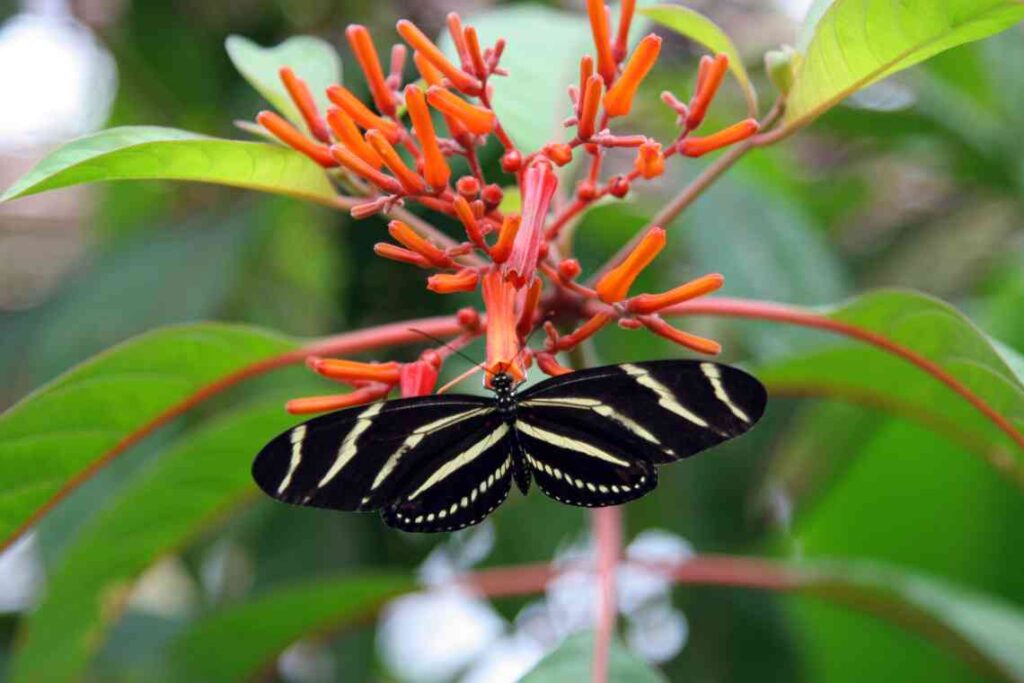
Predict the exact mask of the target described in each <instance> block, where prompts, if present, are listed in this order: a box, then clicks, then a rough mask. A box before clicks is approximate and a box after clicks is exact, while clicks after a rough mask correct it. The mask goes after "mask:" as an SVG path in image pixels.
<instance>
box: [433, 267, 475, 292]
mask: <svg viewBox="0 0 1024 683" xmlns="http://www.w3.org/2000/svg"><path fill="white" fill-rule="evenodd" d="M479 283H480V273H478V272H477V271H476V270H475V269H473V268H463V269H462V270H460V271H459V272H457V273H455V274H451V273H438V274H437V275H431V276H430V277H429V278H427V289H429V290H430V291H431V292H436V293H437V294H455V293H456V292H472V291H473V290H475V289H476V286H477V285H478V284H479Z"/></svg>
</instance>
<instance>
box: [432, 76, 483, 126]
mask: <svg viewBox="0 0 1024 683" xmlns="http://www.w3.org/2000/svg"><path fill="white" fill-rule="evenodd" d="M427 101H428V102H430V104H431V105H433V106H434V108H435V109H437V110H438V111H440V112H441V113H443V114H447V115H448V116H451V117H452V118H454V119H457V120H458V121H459V123H461V124H462V125H464V126H465V127H466V129H467V130H469V131H470V132H471V133H475V134H477V135H487V134H488V133H490V132H491V131H493V130H494V127H495V125H497V123H498V117H496V116H495V115H494V112H493V111H491V110H490V109H484V108H483V107H478V106H476V105H474V104H470V103H469V102H467V101H466V100H464V99H462V98H461V97H459V96H458V95H456V94H455V93H452V92H449V91H448V90H445V89H444V88H440V87H438V86H436V85H435V86H431V87H430V89H429V90H427Z"/></svg>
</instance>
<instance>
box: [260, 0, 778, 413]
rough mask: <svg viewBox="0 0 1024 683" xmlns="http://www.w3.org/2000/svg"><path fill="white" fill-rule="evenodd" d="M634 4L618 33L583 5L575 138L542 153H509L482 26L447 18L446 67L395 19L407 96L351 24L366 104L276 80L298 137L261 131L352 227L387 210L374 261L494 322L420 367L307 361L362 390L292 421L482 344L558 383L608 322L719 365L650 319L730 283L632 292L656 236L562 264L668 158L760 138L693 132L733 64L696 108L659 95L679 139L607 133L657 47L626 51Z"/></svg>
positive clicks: (707, 85) (278, 125) (265, 116)
mask: <svg viewBox="0 0 1024 683" xmlns="http://www.w3.org/2000/svg"><path fill="white" fill-rule="evenodd" d="M634 6H635V3H633V2H628V1H627V2H623V3H622V7H621V13H620V15H619V17H618V23H617V30H616V31H615V32H614V35H613V32H612V18H611V13H610V10H609V9H608V7H607V6H606V4H605V3H604V2H603V1H601V0H588V2H587V8H588V13H589V19H590V25H591V28H592V32H593V37H594V47H595V55H596V56H590V55H587V56H584V57H583V58H582V59H581V60H580V71H579V81H578V82H577V83H573V84H571V85H570V86H569V87H568V95H569V99H568V103H567V104H568V105H569V107H570V108H571V109H570V115H569V116H568V118H566V120H565V127H566V128H567V129H570V130H571V131H572V132H573V133H572V134H571V139H570V140H569V141H568V142H564V141H552V142H550V143H549V144H547V145H545V146H543V147H542V148H541V149H539V150H522V149H520V148H519V147H517V146H516V144H515V142H514V140H513V138H512V136H511V135H510V134H509V133H508V131H506V130H505V129H504V128H503V126H502V123H501V120H500V118H499V116H498V114H497V113H496V112H495V110H494V108H493V107H492V94H493V88H494V85H493V80H494V78H495V77H497V76H505V75H507V73H506V71H505V70H504V69H503V68H502V67H501V58H502V54H503V52H504V50H505V42H504V41H503V40H498V41H497V42H496V43H495V44H494V45H493V46H490V47H486V48H485V47H483V46H482V45H481V44H480V39H479V36H478V35H477V32H476V30H475V29H474V27H473V26H464V25H463V23H462V20H461V19H460V17H459V15H458V14H455V13H452V14H450V15H448V20H447V28H448V32H449V34H450V36H451V40H452V44H453V45H454V51H455V52H456V53H457V55H458V57H457V59H456V60H454V61H453V60H451V59H449V58H448V57H447V56H446V55H445V53H444V52H443V51H442V50H441V49H439V48H438V46H437V45H436V44H435V43H434V42H433V41H432V40H431V39H430V38H429V37H427V35H426V34H424V33H423V31H421V30H420V29H419V28H418V27H417V26H416V25H414V24H413V23H411V22H409V21H405V20H403V21H399V22H398V25H397V29H398V33H399V35H400V36H401V37H402V39H403V40H404V41H405V43H406V44H408V46H409V48H411V50H412V62H413V64H414V65H415V68H416V70H417V71H418V73H419V76H420V77H421V79H422V81H421V82H417V83H411V84H404V80H403V79H404V74H405V71H406V69H405V66H406V61H407V57H408V54H409V49H408V48H407V47H406V46H405V45H402V44H397V45H395V46H394V47H392V49H391V54H390V63H389V65H388V71H387V73H386V74H385V72H384V69H383V66H382V64H381V61H380V58H379V56H378V53H377V50H376V47H375V46H374V42H373V39H372V37H371V36H370V33H369V31H368V30H367V29H366V28H365V27H364V26H359V25H353V26H350V27H349V28H348V30H347V31H346V35H347V38H348V41H349V44H350V46H351V48H352V51H353V53H354V54H355V57H356V59H357V61H358V62H359V66H360V67H361V69H362V72H363V74H364V76H365V78H366V82H367V85H368V89H369V92H370V95H371V98H372V106H368V105H367V104H364V103H363V102H362V101H360V99H358V98H357V97H356V96H355V95H354V94H353V93H352V92H351V91H349V90H348V89H347V88H345V87H343V86H341V85H334V86H331V87H330V88H328V90H327V93H326V94H327V97H328V99H329V100H330V102H331V103H332V105H333V106H331V107H330V108H329V109H328V111H327V112H321V111H320V110H319V109H318V108H317V106H316V104H315V101H314V99H313V97H312V94H311V93H310V91H309V88H308V86H307V85H306V83H305V82H304V81H303V80H302V79H301V78H300V77H299V76H297V75H296V74H295V73H294V72H293V71H292V70H291V69H288V68H284V69H282V70H281V73H280V75H281V79H282V81H283V83H284V85H285V87H286V88H287V90H288V92H289V93H290V95H291V97H292V99H293V100H294V102H295V105H296V107H297V108H298V110H299V112H300V113H301V115H302V119H303V121H304V123H305V128H306V130H305V131H300V130H299V129H297V128H296V127H295V126H293V125H292V124H291V123H289V122H288V121H286V120H285V119H283V118H282V117H280V116H278V115H277V114H275V113H272V112H262V113H260V114H259V116H258V117H257V120H258V122H259V123H260V124H261V125H262V126H263V127H264V128H265V129H266V130H267V131H269V132H270V133H271V134H272V135H274V136H275V137H277V138H278V139H279V140H280V141H282V142H283V143H285V144H287V145H290V146H291V147H293V148H295V149H296V150H298V151H300V152H302V153H303V154H305V155H307V156H308V157H309V158H311V159H312V160H314V161H315V162H317V163H318V164H320V165H321V166H323V167H324V168H325V169H328V172H329V173H331V174H332V175H333V176H334V177H335V178H336V179H337V181H338V182H339V184H340V185H342V186H344V187H346V188H349V189H350V190H351V192H352V194H353V195H354V197H352V198H349V199H351V202H350V206H351V213H352V215H353V216H354V217H356V218H365V217H368V216H373V215H377V214H383V215H387V216H389V217H390V218H393V219H394V220H392V221H391V222H390V224H389V233H390V236H391V238H392V239H393V242H381V243H379V244H377V245H376V247H375V252H376V254H377V255H378V256H381V257H383V258H387V259H391V260H393V261H399V262H402V263H406V264H411V265H414V266H417V267H419V268H423V269H425V270H428V271H431V274H430V275H429V276H428V277H427V284H426V286H427V288H428V289H430V290H431V291H433V292H437V293H438V294H450V293H454V292H472V291H476V290H480V291H481V294H482V299H483V309H484V313H485V314H486V315H485V316H481V315H480V313H479V312H478V311H477V310H475V309H463V310H461V311H459V313H458V320H459V322H460V324H461V325H462V328H463V333H462V335H461V336H460V337H459V338H457V339H456V340H454V341H453V342H452V343H450V344H447V345H444V346H441V347H439V348H436V349H430V350H428V351H426V352H424V354H423V355H422V356H421V357H420V359H419V360H417V361H415V362H413V363H407V364H399V363H394V362H391V363H358V362H353V361H347V360H329V359H321V358H312V359H310V361H309V365H310V366H311V367H312V368H313V369H314V370H315V371H316V372H318V373H320V374H322V375H324V376H325V377H329V378H331V379H335V380H340V381H343V382H346V383H348V384H350V385H352V386H354V387H355V391H353V392H351V393H348V394H346V395H342V396H328V397H317V398H310V399H300V400H297V401H293V402H291V403H290V404H289V409H290V410H292V411H293V412H297V413H299V412H303V413H304V412H316V411H323V410H334V409H338V408H342V407H346V406H351V405H356V404H359V403H363V402H367V401H372V400H376V399H378V398H381V397H383V396H385V395H387V394H388V393H389V392H390V391H391V390H392V389H393V388H395V387H399V388H400V390H401V393H402V395H403V396H418V395H424V394H428V393H431V392H433V391H434V390H435V384H436V382H437V377H438V371H439V369H440V367H441V365H442V363H443V362H444V360H445V358H446V357H447V356H448V355H450V354H451V353H452V352H454V351H455V350H457V349H458V348H459V347H460V346H462V345H464V344H466V343H468V342H469V341H471V340H472V339H474V338H475V337H477V336H479V335H482V334H485V335H486V341H487V361H486V365H485V369H486V370H487V371H488V373H489V374H493V373H497V372H507V373H509V374H511V375H512V376H513V377H515V378H516V379H517V380H518V379H522V378H523V376H524V374H525V370H526V368H527V367H528V366H529V365H530V364H531V363H532V362H533V361H534V360H536V362H537V365H538V367H539V368H540V369H541V370H542V371H543V372H545V373H547V374H550V375H558V374H563V373H565V372H568V371H569V370H568V369H567V368H565V367H563V366H562V365H561V364H559V362H558V360H557V358H556V356H557V354H558V353H560V352H565V351H570V350H572V349H573V348H575V347H576V345H578V344H580V343H581V342H583V341H584V340H586V339H588V338H589V337H591V336H593V335H594V334H595V333H596V332H598V331H599V330H601V329H602V328H603V327H605V326H606V325H608V324H609V323H611V322H613V321H617V322H618V324H619V325H620V326H622V327H625V328H629V329H635V328H640V327H643V328H647V329H648V330H650V331H652V332H654V333H655V334H658V335H661V336H662V337H665V338H667V339H670V340H672V341H673V342H675V343H677V344H680V345H682V346H684V347H686V348H689V349H692V350H694V351H697V352H700V353H705V354H715V353H718V351H719V346H718V344H716V343H715V342H713V341H711V340H708V339H703V338H700V337H697V336H695V335H692V334H689V333H687V332H684V331H682V330H679V329H676V328H675V327H672V326H671V325H669V324H668V323H667V322H665V321H664V320H663V319H662V318H661V317H659V311H661V310H663V309H665V308H667V307H669V306H673V305H675V304H678V303H681V302H683V301H686V300H689V299H692V298H695V297H698V296H702V295H704V294H707V293H709V292H713V291H715V290H716V289H718V288H719V287H721V286H722V282H723V280H722V277H721V276H720V275H717V274H711V275H706V276H704V277H701V278H698V279H696V280H693V281H691V282H687V283H685V284H682V285H680V286H679V287H676V288H675V289H672V290H670V291H667V292H663V293H660V294H638V295H635V296H630V295H629V292H630V289H631V286H632V285H633V282H634V281H635V279H636V278H637V276H638V275H639V273H640V272H641V271H642V270H643V269H644V268H645V267H646V266H647V265H648V264H650V262H651V261H652V260H653V259H654V258H655V257H656V256H657V255H658V253H659V252H660V251H661V250H662V249H663V248H664V246H665V231H664V230H663V229H662V228H660V227H652V228H650V229H648V230H647V231H646V232H645V233H644V234H643V235H642V236H640V238H639V239H638V240H637V241H636V244H635V246H634V247H633V248H632V250H631V251H629V252H628V254H627V255H626V256H625V257H624V258H622V259H621V260H620V261H619V262H618V263H614V264H612V265H611V266H610V267H607V268H603V269H601V271H599V273H598V275H597V276H596V277H595V278H593V280H594V281H593V282H591V283H588V284H585V283H584V282H581V281H580V280H579V278H580V275H581V268H580V264H579V262H578V261H576V260H575V259H573V258H572V257H571V255H570V254H569V253H567V244H568V241H567V240H564V239H560V238H563V237H565V235H566V233H567V232H568V231H569V230H570V229H571V228H572V227H573V226H574V222H575V221H576V219H578V217H579V216H580V214H581V213H582V212H583V211H584V210H585V209H586V208H587V207H588V206H590V205H592V204H593V203H594V202H596V201H598V200H600V199H602V198H606V197H614V198H622V197H625V196H626V195H627V194H628V193H629V192H630V189H631V185H632V183H634V182H637V181H638V180H640V179H644V180H650V179H653V178H657V177H658V176H660V175H662V173H663V172H664V170H665V163H666V160H667V159H669V158H671V157H673V156H685V157H698V156H701V155H704V154H707V153H709V152H712V151H714V150H717V149H720V148H722V147H725V146H728V145H731V144H733V143H736V142H739V141H741V140H744V139H745V138H748V137H750V136H752V135H754V134H755V133H756V132H757V130H758V124H757V122H756V121H755V120H753V119H748V120H745V121H741V122H739V123H736V124H734V125H732V126H729V127H727V128H725V129H724V130H721V131H718V132H715V133H712V134H710V135H706V136H694V135H692V133H693V132H694V131H695V130H697V129H698V128H699V127H700V126H701V124H702V123H703V121H704V118H705V114H706V113H707V110H708V107H709V105H710V104H711V102H712V100H713V98H714V97H715V94H716V92H717V91H718V89H719V86H720V85H721V83H722V81H723V79H724V77H725V74H726V71H727V69H728V59H727V58H726V56H725V55H721V54H720V55H717V56H715V57H713V58H712V57H704V58H703V59H701V61H700V66H699V71H698V77H697V81H696V88H695V92H694V93H693V96H692V97H691V98H690V99H689V101H687V102H683V101H682V100H680V99H679V98H678V97H677V96H676V95H674V94H673V93H671V92H664V93H662V101H663V102H664V103H665V104H666V105H667V106H668V107H670V108H671V109H672V110H673V111H674V112H675V113H676V114H678V118H677V123H678V127H679V131H678V135H677V136H676V137H675V139H674V140H672V141H671V142H670V143H667V144H663V143H661V142H658V141H657V140H655V139H653V138H651V137H648V136H646V135H637V134H629V135H622V134H617V133H615V132H613V131H612V128H611V124H612V123H613V120H615V119H619V118H621V117H624V116H626V115H627V114H629V113H630V111H631V109H632V106H633V102H634V99H635V97H636V93H637V91H638V88H639V86H640V84H641V82H642V81H643V80H644V78H645V77H646V76H647V74H648V73H649V72H650V71H651V69H652V68H653V66H654V65H655V63H656V61H657V59H658V56H659V53H660V51H661V43H662V41H661V38H659V37H658V36H657V35H654V34H650V35H647V36H646V37H644V38H643V39H641V40H640V41H639V43H638V44H637V45H636V47H635V48H634V49H633V50H632V53H631V54H630V53H629V42H628V36H629V32H630V25H631V23H632V19H633V11H634ZM456 62H458V63H456ZM442 124H443V130H442V129H441V125H442ZM445 133H446V135H445ZM566 137H569V136H566ZM492 138H494V139H497V141H498V143H499V144H500V145H501V147H502V153H501V158H500V167H501V170H502V171H503V172H504V173H505V174H507V175H508V176H511V181H510V179H508V178H506V179H503V181H502V183H493V182H488V179H487V178H486V177H485V174H484V170H483V167H482V164H481V161H480V155H479V151H480V149H481V148H483V147H484V146H485V145H486V144H487V143H488V141H489V140H490V139H492ZM622 150H626V151H627V152H626V153H629V154H632V155H633V157H634V163H633V167H632V170H631V171H630V172H628V173H623V174H617V175H611V176H610V177H604V176H605V175H606V174H604V173H602V171H603V170H604V167H605V165H606V164H605V163H604V162H605V160H606V157H607V156H608V155H610V154H614V153H623V152H622ZM577 158H578V159H580V160H581V161H582V162H583V166H581V169H582V170H581V171H580V176H581V179H580V180H579V182H578V183H577V185H576V187H575V189H574V191H573V192H572V193H567V192H565V191H564V190H563V189H562V188H560V187H559V183H560V178H559V175H558V174H557V173H556V167H563V166H566V165H568V164H570V163H571V162H572V161H573V160H574V159H577ZM456 159H461V160H463V161H462V162H460V165H459V167H464V168H467V169H468V173H466V174H465V175H462V176H461V177H458V178H453V165H454V164H453V162H454V161H455V160H456ZM513 183H514V185H516V186H517V187H518V189H519V192H520V195H521V208H520V210H519V211H518V212H516V213H511V212H507V211H503V210H502V203H503V198H504V191H503V189H502V184H505V185H506V186H507V185H511V184H513ZM560 192H561V194H559V193H560ZM355 197H358V199H355ZM410 202H414V203H417V204H419V205H421V206H422V207H425V208H427V209H428V210H431V211H434V212H437V213H440V214H443V215H446V216H449V217H451V218H452V219H455V220H456V221H458V223H460V224H461V226H462V229H463V230H464V232H465V238H464V239H461V240H459V239H452V238H450V237H448V236H447V235H445V234H444V233H443V232H441V231H440V230H438V229H437V228H434V227H433V226H432V225H430V224H429V223H427V222H425V221H423V220H422V219H419V218H416V217H415V216H414V215H412V214H410V213H408V212H406V211H404V209H403V207H404V206H405V205H406V204H407V203H410ZM559 309H561V310H562V311H563V312H565V311H568V312H570V313H573V314H574V315H575V316H576V317H577V318H578V319H579V320H580V321H581V323H580V324H579V325H578V326H577V327H576V328H575V329H574V330H572V331H571V332H569V333H566V334H562V333H560V332H559V331H558V329H556V327H555V325H554V324H553V323H551V322H550V321H549V320H546V318H547V317H548V316H547V315H546V313H548V312H550V311H557V310H559ZM563 317H564V316H563ZM540 324H543V326H544V329H545V331H546V336H547V338H546V342H545V344H544V347H543V349H538V350H531V349H527V348H525V344H526V339H527V337H528V335H529V334H530V332H531V331H532V330H533V329H534V328H535V327H536V326H538V325H540Z"/></svg>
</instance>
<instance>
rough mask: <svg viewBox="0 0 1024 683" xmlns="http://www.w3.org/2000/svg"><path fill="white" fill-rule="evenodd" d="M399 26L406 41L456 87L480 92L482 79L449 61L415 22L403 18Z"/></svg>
mask: <svg viewBox="0 0 1024 683" xmlns="http://www.w3.org/2000/svg"><path fill="white" fill-rule="evenodd" d="M397 28H398V33H399V34H401V36H402V38H404V39H405V42H407V43H409V45H411V46H412V48H413V49H414V50H416V51H417V52H419V53H420V54H422V55H423V57H424V59H426V60H427V61H428V62H430V63H431V64H433V65H434V67H436V68H437V70H438V71H440V72H441V73H443V74H444V75H445V77H446V78H447V79H448V80H449V81H451V84H452V85H453V86H455V88H456V89H458V90H460V91H462V92H464V93H466V94H467V95H477V94H479V93H480V91H481V84H480V81H479V80H477V79H476V78H473V77H472V76H470V75H469V74H467V73H466V72H465V71H462V70H461V69H459V68H457V67H456V66H455V65H454V64H452V63H451V62H450V61H448V58H447V57H445V56H444V53H443V52H441V50H440V49H438V47H437V45H434V42H433V41H432V40H430V38H428V37H427V36H426V34H424V33H423V31H421V30H420V29H419V28H418V27H417V26H416V25H415V24H414V23H412V22H411V21H408V20H406V19H402V20H401V21H399V22H398V25H397Z"/></svg>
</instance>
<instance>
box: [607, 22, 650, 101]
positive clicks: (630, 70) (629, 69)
mask: <svg viewBox="0 0 1024 683" xmlns="http://www.w3.org/2000/svg"><path fill="white" fill-rule="evenodd" d="M659 54H661V38H660V37H658V36H656V35H654V34H653V33H652V34H650V35H649V36H647V37H646V38H644V39H643V40H641V41H640V44H639V45H637V46H636V50H635V51H634V52H633V56H632V57H630V58H629V62H628V63H627V64H626V68H625V69H624V70H623V72H622V75H621V76H619V80H617V81H615V85H613V86H612V87H611V89H610V90H609V91H608V94H607V95H605V96H604V110H605V112H607V114H608V115H609V116H625V115H626V114H628V113H629V111H630V110H631V109H632V108H633V97H634V96H635V95H636V90H637V88H639V87H640V83H641V82H642V81H643V80H644V78H645V77H646V76H647V74H648V73H649V72H650V70H651V69H652V68H653V67H654V63H655V62H656V61H658V55H659Z"/></svg>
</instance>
